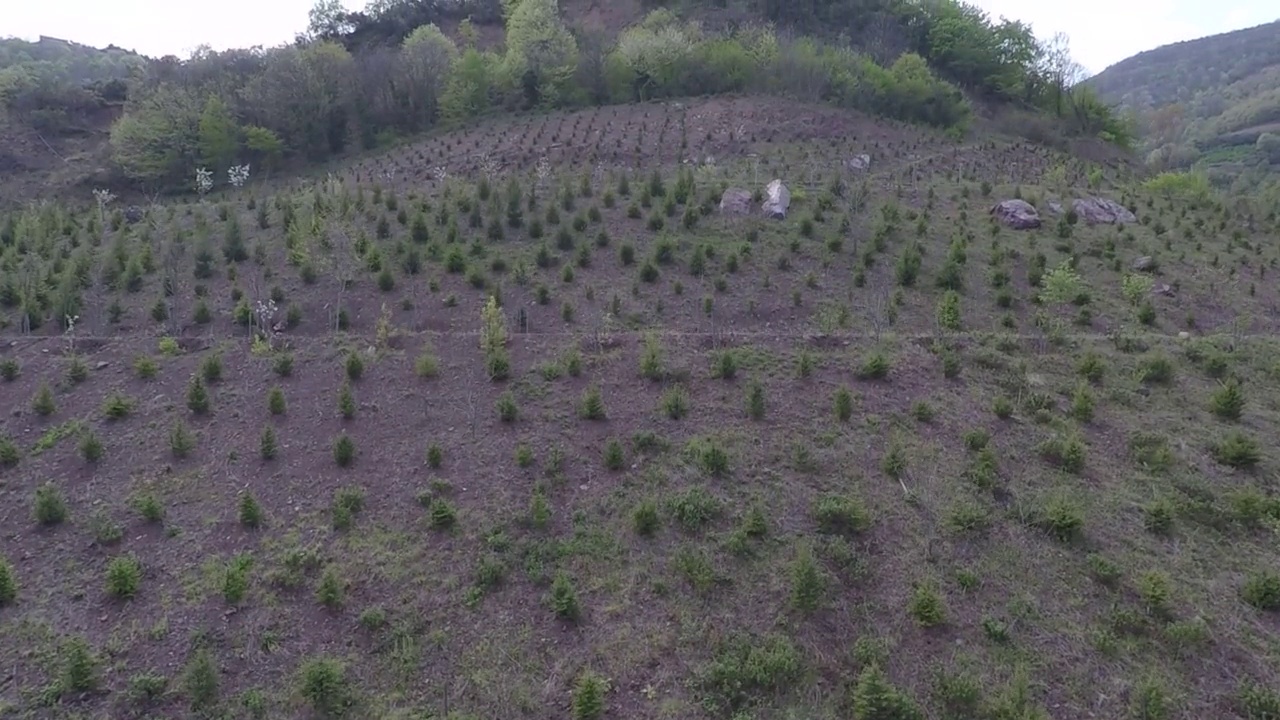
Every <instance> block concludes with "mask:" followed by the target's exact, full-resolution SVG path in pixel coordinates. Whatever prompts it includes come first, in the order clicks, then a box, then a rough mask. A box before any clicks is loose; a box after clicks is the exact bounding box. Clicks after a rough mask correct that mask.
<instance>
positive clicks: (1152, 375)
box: [1138, 355, 1174, 385]
mask: <svg viewBox="0 0 1280 720" xmlns="http://www.w3.org/2000/svg"><path fill="white" fill-rule="evenodd" d="M1173 376H1174V369H1173V361H1172V360H1170V359H1169V358H1168V357H1166V356H1164V355H1153V356H1151V357H1148V358H1146V359H1145V360H1143V361H1142V362H1141V363H1140V364H1139V365H1138V380H1139V381H1141V382H1144V383H1148V384H1155V385H1168V384H1169V383H1171V382H1173Z"/></svg>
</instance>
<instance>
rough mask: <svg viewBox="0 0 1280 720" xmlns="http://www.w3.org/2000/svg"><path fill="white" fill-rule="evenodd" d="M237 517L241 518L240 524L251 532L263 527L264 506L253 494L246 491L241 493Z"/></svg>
mask: <svg viewBox="0 0 1280 720" xmlns="http://www.w3.org/2000/svg"><path fill="white" fill-rule="evenodd" d="M237 515H238V516H239V518H240V524H241V525H243V526H245V527H247V528H249V529H250V530H252V529H255V528H259V527H261V526H262V516H263V513H262V506H261V505H259V504H258V501H257V499H256V498H254V497H253V494H252V493H250V492H248V491H245V492H242V493H240V499H239V501H238V504H237Z"/></svg>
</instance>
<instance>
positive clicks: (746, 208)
mask: <svg viewBox="0 0 1280 720" xmlns="http://www.w3.org/2000/svg"><path fill="white" fill-rule="evenodd" d="M720 212H722V213H725V214H728V215H746V214H748V213H750V212H751V193H749V192H747V191H746V190H743V189H742V188H729V189H727V190H725V191H724V194H723V195H721V196H720Z"/></svg>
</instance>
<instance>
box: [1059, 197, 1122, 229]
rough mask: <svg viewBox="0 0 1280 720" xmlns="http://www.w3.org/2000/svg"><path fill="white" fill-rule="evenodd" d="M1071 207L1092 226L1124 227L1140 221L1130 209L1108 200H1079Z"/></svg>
mask: <svg viewBox="0 0 1280 720" xmlns="http://www.w3.org/2000/svg"><path fill="white" fill-rule="evenodd" d="M1071 206H1072V207H1073V208H1074V209H1075V211H1076V215H1079V216H1080V219H1081V220H1084V221H1085V222H1086V223H1088V224H1090V225H1122V224H1127V223H1133V222H1137V221H1138V218H1137V217H1136V216H1135V215H1134V214H1133V213H1131V212H1129V208H1127V207H1125V206H1123V205H1121V204H1120V203H1118V202H1116V201H1115V200H1108V199H1107V198H1101V197H1086V198H1077V199H1076V200H1075V202H1073V203H1072V204H1071Z"/></svg>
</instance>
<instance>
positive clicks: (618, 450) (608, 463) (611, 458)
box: [604, 438, 626, 471]
mask: <svg viewBox="0 0 1280 720" xmlns="http://www.w3.org/2000/svg"><path fill="white" fill-rule="evenodd" d="M604 466H605V467H606V468H608V469H610V470H614V471H617V470H621V469H622V468H623V467H625V466H626V457H625V456H624V455H623V452H622V443H620V442H618V439H617V438H613V439H611V440H609V442H608V444H606V445H605V448H604Z"/></svg>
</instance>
